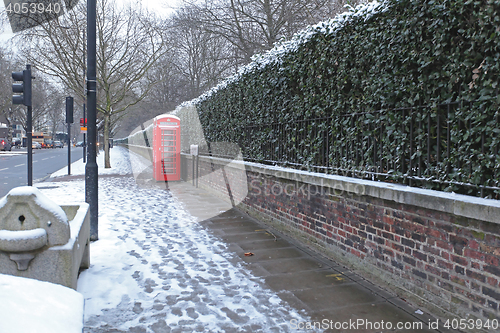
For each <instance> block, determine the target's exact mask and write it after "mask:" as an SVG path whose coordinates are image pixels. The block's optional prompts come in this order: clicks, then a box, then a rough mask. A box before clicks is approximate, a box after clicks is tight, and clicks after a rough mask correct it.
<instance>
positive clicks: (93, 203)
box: [85, 0, 99, 241]
mask: <svg viewBox="0 0 500 333" xmlns="http://www.w3.org/2000/svg"><path fill="white" fill-rule="evenodd" d="M96 51H97V50H96V0H88V1H87V53H88V56H87V107H88V110H87V118H88V127H87V130H88V136H87V137H88V151H87V152H88V154H87V164H86V165H85V201H86V202H87V203H88V204H89V206H90V207H89V211H90V240H93V241H95V240H98V239H99V237H98V174H97V162H96V135H97V126H96V120H97V75H96Z"/></svg>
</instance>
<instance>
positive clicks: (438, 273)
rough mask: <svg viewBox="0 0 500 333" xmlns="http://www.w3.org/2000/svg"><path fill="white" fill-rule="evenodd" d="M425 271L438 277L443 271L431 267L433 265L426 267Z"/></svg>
mask: <svg viewBox="0 0 500 333" xmlns="http://www.w3.org/2000/svg"><path fill="white" fill-rule="evenodd" d="M425 270H426V271H427V272H429V273H432V274H434V275H437V276H440V275H441V271H440V270H439V269H437V268H436V267H434V266H431V265H425Z"/></svg>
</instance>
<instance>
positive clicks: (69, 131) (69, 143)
mask: <svg viewBox="0 0 500 333" xmlns="http://www.w3.org/2000/svg"><path fill="white" fill-rule="evenodd" d="M69 175H71V123H68V176H69Z"/></svg>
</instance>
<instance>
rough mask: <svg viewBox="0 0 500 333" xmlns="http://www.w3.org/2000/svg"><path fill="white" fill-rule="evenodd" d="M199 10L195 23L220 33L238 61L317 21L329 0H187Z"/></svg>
mask: <svg viewBox="0 0 500 333" xmlns="http://www.w3.org/2000/svg"><path fill="white" fill-rule="evenodd" d="M186 2H187V4H186V5H185V6H190V7H196V8H198V10H199V11H200V13H202V15H201V16H200V18H199V21H198V24H201V25H203V27H204V28H205V29H206V30H207V31H210V32H211V33H213V34H216V35H218V36H221V37H223V38H224V39H225V40H226V41H228V42H229V43H230V44H231V45H232V47H234V48H235V50H236V52H235V53H234V55H235V56H236V57H237V59H238V63H248V62H249V61H250V59H251V57H252V55H254V54H255V53H259V52H262V51H264V50H268V49H270V48H272V47H273V46H274V44H275V43H276V42H277V41H278V40H279V39H281V38H283V37H285V38H288V37H291V36H292V35H293V34H294V33H295V32H297V31H298V30H300V29H301V28H303V27H305V26H307V25H308V24H312V23H316V22H317V21H318V20H319V17H318V15H319V14H320V13H321V10H322V9H323V8H324V7H325V6H327V4H328V3H329V2H330V1H329V0H219V1H210V0H206V1H204V2H190V1H189V0H186Z"/></svg>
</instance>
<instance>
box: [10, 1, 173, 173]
mask: <svg viewBox="0 0 500 333" xmlns="http://www.w3.org/2000/svg"><path fill="white" fill-rule="evenodd" d="M85 13H86V9H85V3H84V2H80V3H79V4H78V5H77V6H76V7H75V10H73V11H71V12H69V13H68V14H67V15H65V16H64V17H60V18H58V19H55V20H53V21H50V22H46V23H44V24H42V25H41V26H40V27H37V28H34V29H31V30H28V31H25V32H23V33H22V34H21V35H20V36H19V38H22V39H24V43H23V45H25V48H23V49H22V53H23V55H24V56H26V57H27V58H28V59H29V60H30V61H31V62H32V63H33V64H34V65H35V66H36V67H37V68H38V69H39V70H40V71H42V72H43V73H46V74H48V75H50V76H52V77H54V78H56V79H57V80H59V81H60V82H62V83H63V84H64V86H65V87H67V88H68V89H69V90H70V91H72V92H73V93H74V94H75V95H76V97H78V98H79V99H80V100H83V98H85V90H84V87H85V83H84V77H83V73H84V70H85V65H86V64H85V62H84V52H85V40H84V38H83V37H84V36H83V35H84V34H83V31H84V29H85V27H86V18H85ZM165 52H166V44H165V43H164V34H163V31H162V29H161V28H160V26H159V25H158V22H157V20H156V19H155V16H154V14H152V13H149V12H147V11H146V10H144V9H143V8H142V7H140V6H139V5H132V4H128V5H126V6H119V5H118V4H117V3H116V2H115V0H99V1H98V6H97V80H98V94H97V96H98V101H97V108H98V111H99V112H100V115H101V118H102V127H103V133H104V142H105V145H104V148H105V167H106V168H109V167H111V163H110V158H109V145H108V139H109V134H110V130H111V128H112V127H113V126H114V124H115V123H116V122H117V121H119V120H120V118H121V117H123V116H124V114H125V113H126V111H127V110H128V109H129V108H130V107H131V106H133V105H135V104H137V103H138V102H139V101H141V100H142V99H144V98H145V97H146V96H147V94H148V92H149V91H150V89H151V88H152V87H153V86H154V84H156V83H157V82H158V78H157V77H155V76H153V75H151V74H150V73H149V70H150V68H151V66H152V65H153V64H154V63H155V62H156V61H157V60H158V59H159V58H160V57H161V56H162V55H163V54H164V53H165Z"/></svg>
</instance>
